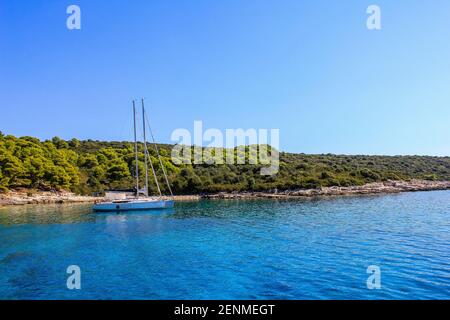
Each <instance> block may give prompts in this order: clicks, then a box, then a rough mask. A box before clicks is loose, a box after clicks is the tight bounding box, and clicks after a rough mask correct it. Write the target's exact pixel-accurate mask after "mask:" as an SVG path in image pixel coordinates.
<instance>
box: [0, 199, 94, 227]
mask: <svg viewBox="0 0 450 320" xmlns="http://www.w3.org/2000/svg"><path fill="white" fill-rule="evenodd" d="M91 208H92V205H90V204H45V205H23V206H7V207H0V224H1V225H5V226H7V225H13V224H52V223H76V222H88V221H93V220H95V216H93V215H91V213H92V210H91Z"/></svg>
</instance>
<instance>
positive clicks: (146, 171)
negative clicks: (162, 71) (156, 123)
mask: <svg viewBox="0 0 450 320" xmlns="http://www.w3.org/2000/svg"><path fill="white" fill-rule="evenodd" d="M142 130H143V133H144V161H145V196H147V197H148V164H147V163H148V162H147V158H148V150H147V138H146V136H145V118H144V99H142ZM150 161H152V159H150Z"/></svg>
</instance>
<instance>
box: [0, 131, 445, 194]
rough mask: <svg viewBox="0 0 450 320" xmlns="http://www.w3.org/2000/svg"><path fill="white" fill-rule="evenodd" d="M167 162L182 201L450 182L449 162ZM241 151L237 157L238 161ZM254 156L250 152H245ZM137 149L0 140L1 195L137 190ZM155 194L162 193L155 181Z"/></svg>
mask: <svg viewBox="0 0 450 320" xmlns="http://www.w3.org/2000/svg"><path fill="white" fill-rule="evenodd" d="M158 147H159V150H160V154H161V155H162V162H163V164H164V166H165V168H166V171H167V174H168V178H169V181H170V183H171V185H172V187H173V190H174V192H175V193H177V194H189V193H209V192H220V191H267V190H272V189H275V188H276V189H278V190H285V189H301V188H316V187H320V186H351V185H362V184H365V183H368V182H376V181H385V180H409V179H412V178H417V179H426V180H450V157H432V156H365V155H355V156H350V155H332V154H321V155H306V154H292V153H284V152H280V162H279V164H280V170H279V172H278V174H276V175H274V176H262V175H260V168H261V165H250V164H234V165H230V164H220V165H219V164H218V165H215V164H201V165H195V164H193V165H191V164H174V163H173V162H172V160H171V158H170V155H171V149H172V146H171V145H166V144H159V145H158ZM138 150H139V153H138V168H139V170H140V172H144V148H143V145H142V144H139V148H138ZM237 152H238V151H237V150H235V154H237ZM247 152H248V149H247ZM150 159H151V161H152V163H153V165H154V167H155V169H156V170H157V175H158V177H159V182H160V186H161V187H162V189H163V191H164V192H167V190H166V189H165V185H164V183H163V182H164V180H163V172H162V169H161V167H160V164H159V160H158V158H157V155H156V153H155V150H154V149H153V148H150ZM135 166H136V163H135V157H134V145H133V143H132V142H102V141H93V140H85V141H79V140H77V139H72V140H70V141H65V140H63V139H60V138H58V137H54V138H53V139H51V140H46V141H40V140H39V139H37V138H33V137H27V136H26V137H20V138H17V137H14V136H11V135H4V134H2V133H1V132H0V190H3V191H5V190H8V189H17V188H35V189H42V190H51V189H54V190H62V189H64V190H71V191H74V192H77V193H80V194H91V193H93V192H100V193H101V192H103V191H104V190H107V189H130V188H133V186H134V179H133V176H134V173H135V172H134V171H135ZM150 192H153V193H156V186H155V184H154V181H153V180H152V176H151V175H150Z"/></svg>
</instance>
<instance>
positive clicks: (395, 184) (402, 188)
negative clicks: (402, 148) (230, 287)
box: [0, 180, 450, 207]
mask: <svg viewBox="0 0 450 320" xmlns="http://www.w3.org/2000/svg"><path fill="white" fill-rule="evenodd" d="M433 190H450V181H427V180H411V181H384V182H374V183H369V184H365V185H362V186H351V187H321V188H317V189H298V190H286V191H272V192H267V191H266V192H263V191H246V192H220V193H214V194H201V195H179V196H175V197H174V198H175V200H176V201H195V200H200V199H230V200H237V199H301V198H312V197H329V196H351V195H376V194H391V193H400V192H413V191H433ZM104 200H105V199H104V198H103V197H91V196H81V195H76V194H74V193H70V192H64V191H61V192H50V191H26V190H23V191H9V192H8V193H3V194H0V207H2V206H11V205H26V204H64V203H96V202H100V201H104Z"/></svg>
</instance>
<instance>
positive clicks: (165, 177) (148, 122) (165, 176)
mask: <svg viewBox="0 0 450 320" xmlns="http://www.w3.org/2000/svg"><path fill="white" fill-rule="evenodd" d="M144 117H145V120H146V121H147V125H148V129H149V131H150V136H151V137H152V141H153V145H154V146H155V150H156V154H157V155H158V159H159V164H160V165H161V168H162V171H163V174H164V179H165V180H166V184H167V188H168V189H169V192H170V195H171V196H172V197H173V192H172V188H171V187H170V183H169V179H168V178H167V173H166V169H165V168H164V165H163V163H162V160H161V156H160V155H159V149H158V145H157V144H156V142H155V137H154V136H153V131H152V127H151V126H150V121H149V120H148V116H147V113H146V112H145V113H144Z"/></svg>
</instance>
